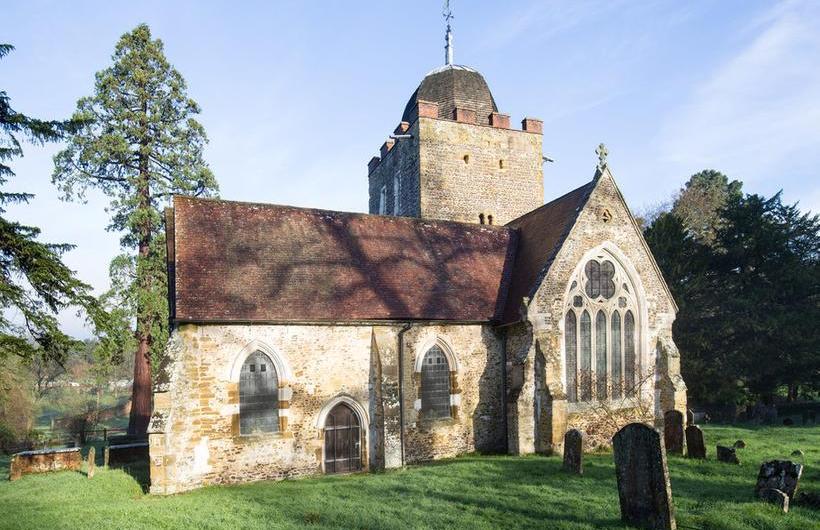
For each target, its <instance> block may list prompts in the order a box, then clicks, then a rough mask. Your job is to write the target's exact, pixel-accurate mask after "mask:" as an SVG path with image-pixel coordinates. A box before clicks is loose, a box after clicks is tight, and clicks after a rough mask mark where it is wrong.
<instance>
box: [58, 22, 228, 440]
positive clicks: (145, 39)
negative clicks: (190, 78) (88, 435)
mask: <svg viewBox="0 0 820 530" xmlns="http://www.w3.org/2000/svg"><path fill="white" fill-rule="evenodd" d="M112 61H113V64H112V65H111V66H109V67H108V68H106V69H104V70H102V71H100V72H98V73H97V75H96V83H95V91H94V95H93V96H90V97H85V98H82V99H80V100H79V101H78V102H77V111H76V112H75V114H74V119H76V120H78V121H81V122H83V123H85V125H84V126H83V127H82V128H81V129H80V130H78V131H77V132H76V133H74V134H72V135H71V136H70V140H69V143H68V147H67V148H66V149H65V150H64V151H62V152H60V153H59V154H57V155H56V156H55V158H54V162H55V169H54V175H53V182H54V183H55V184H56V185H57V186H58V188H59V189H60V190H61V192H62V193H63V197H64V198H65V199H67V200H71V199H80V200H82V199H83V198H84V194H85V192H86V190H87V189H88V188H95V189H98V190H100V191H102V192H103V193H105V194H106V195H107V196H108V197H110V199H111V201H110V204H109V209H108V211H109V212H110V213H111V223H110V224H109V226H108V228H109V230H113V231H118V232H121V233H122V234H123V235H122V238H121V245H122V247H123V250H124V251H125V252H124V254H123V255H121V256H119V257H117V258H115V259H114V261H113V262H112V276H113V277H114V278H115V279H117V281H115V282H114V284H115V286H114V291H115V292H113V293H111V295H112V297H113V298H114V299H117V300H119V301H120V302H122V303H123V304H124V305H123V308H125V309H127V310H129V313H130V315H129V316H130V318H131V319H132V321H133V322H134V329H133V337H134V341H135V343H136V348H135V352H134V356H135V357H134V386H133V394H132V395H133V397H132V406H131V417H130V421H129V425H128V430H129V433H131V434H141V433H144V432H145V431H146V428H147V426H148V420H149V416H150V413H151V366H152V359H153V360H156V359H158V358H159V356H160V355H161V354H162V350H163V349H164V347H165V343H166V341H167V338H168V306H167V302H166V291H167V277H166V269H165V241H164V234H163V231H162V216H161V210H162V208H163V207H164V206H165V205H167V204H168V203H169V200H170V198H171V197H172V196H173V195H175V194H181V195H211V194H214V193H216V191H217V184H216V181H215V179H214V176H213V174H212V173H211V171H210V169H208V166H207V164H206V163H205V162H204V160H203V156H202V151H203V148H204V145H205V144H206V143H207V138H206V135H205V131H204V129H203V127H202V125H200V124H199V122H197V121H196V120H195V119H194V117H193V116H194V115H196V114H198V113H199V112H200V109H199V106H198V105H197V104H196V102H195V101H193V100H192V99H191V98H189V97H188V95H187V87H186V84H185V80H184V79H183V78H182V75H180V73H179V72H178V71H177V70H176V69H175V68H174V67H173V66H171V64H169V63H168V60H167V59H166V58H165V55H164V52H163V44H162V41H160V40H159V39H152V38H151V31H150V29H149V28H148V26H147V25H145V24H141V25H139V26H137V27H136V28H135V29H134V30H133V31H131V32H129V33H126V34H125V35H123V36H122V37H121V38H120V41H119V42H118V43H117V45H116V48H115V51H114V54H113V56H112ZM134 251H136V252H134ZM120 321H126V322H127V321H128V319H120ZM105 333H107V334H114V335H118V336H119V337H122V333H120V332H119V331H118V330H116V329H111V328H109V329H108V330H107V331H106V332H105ZM108 338H109V339H110V337H108ZM103 343H106V341H105V340H103ZM108 343H109V344H115V345H116V344H120V345H122V344H127V341H123V340H121V338H116V337H115V338H114V339H113V340H108Z"/></svg>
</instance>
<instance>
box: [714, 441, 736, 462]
mask: <svg viewBox="0 0 820 530" xmlns="http://www.w3.org/2000/svg"><path fill="white" fill-rule="evenodd" d="M717 459H718V462H725V463H727V464H739V463H740V460H738V458H737V452H736V451H735V448H734V447H725V446H723V445H719V446H717Z"/></svg>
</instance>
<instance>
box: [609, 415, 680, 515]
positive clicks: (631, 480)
mask: <svg viewBox="0 0 820 530" xmlns="http://www.w3.org/2000/svg"><path fill="white" fill-rule="evenodd" d="M612 442H613V446H614V451H615V475H616V477H617V479H618V496H619V498H620V504H621V520H622V521H624V522H625V523H627V524H630V525H634V526H638V527H641V528H651V529H658V530H674V529H675V528H676V524H675V510H674V507H673V505H672V487H671V485H670V482H669V470H668V469H667V467H666V452H665V450H664V446H663V441H662V440H661V435H660V433H658V431H657V430H655V429H653V428H651V427H648V426H646V425H644V424H642V423H630V424H629V425H627V426H626V427H624V428H623V429H621V430H620V431H618V433H617V434H616V435H615V436H614V437H613V439H612Z"/></svg>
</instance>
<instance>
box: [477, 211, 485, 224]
mask: <svg viewBox="0 0 820 530" xmlns="http://www.w3.org/2000/svg"><path fill="white" fill-rule="evenodd" d="M478 222H479V223H481V224H484V214H483V213H480V214H478Z"/></svg>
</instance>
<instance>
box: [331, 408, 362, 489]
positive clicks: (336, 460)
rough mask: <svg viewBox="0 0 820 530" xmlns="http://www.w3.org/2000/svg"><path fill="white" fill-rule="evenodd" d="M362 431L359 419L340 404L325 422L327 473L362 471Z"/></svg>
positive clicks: (350, 410) (349, 409) (351, 410)
mask: <svg viewBox="0 0 820 530" xmlns="http://www.w3.org/2000/svg"><path fill="white" fill-rule="evenodd" d="M361 440H362V429H361V422H360V421H359V417H358V416H357V415H356V413H355V412H354V411H353V409H351V408H350V407H349V406H347V405H345V404H344V403H339V404H338V405H336V406H335V407H333V410H331V411H330V414H328V415H327V419H326V420H325V472H326V473H349V472H351V471H360V470H361V469H362V448H361Z"/></svg>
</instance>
